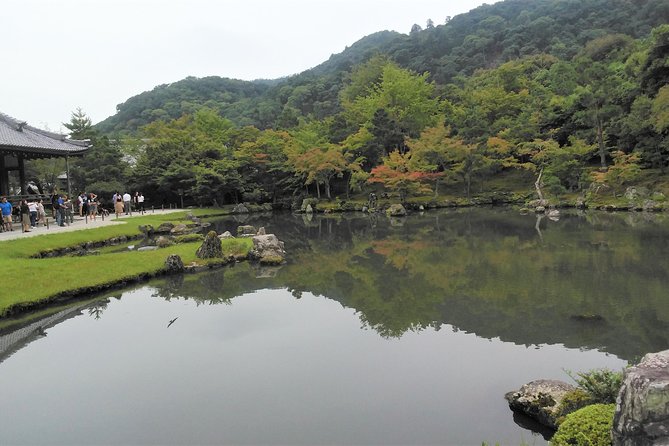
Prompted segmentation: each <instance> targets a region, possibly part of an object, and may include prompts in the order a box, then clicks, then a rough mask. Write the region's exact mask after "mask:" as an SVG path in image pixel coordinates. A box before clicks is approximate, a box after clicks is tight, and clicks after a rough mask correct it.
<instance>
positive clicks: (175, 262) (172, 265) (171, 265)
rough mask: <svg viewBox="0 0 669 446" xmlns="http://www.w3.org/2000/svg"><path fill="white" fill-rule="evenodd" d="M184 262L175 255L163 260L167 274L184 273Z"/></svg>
mask: <svg viewBox="0 0 669 446" xmlns="http://www.w3.org/2000/svg"><path fill="white" fill-rule="evenodd" d="M184 269H185V267H184V262H183V261H182V260H181V257H179V256H178V255H176V254H170V255H169V256H167V259H165V271H167V272H168V273H182V272H183V271H184Z"/></svg>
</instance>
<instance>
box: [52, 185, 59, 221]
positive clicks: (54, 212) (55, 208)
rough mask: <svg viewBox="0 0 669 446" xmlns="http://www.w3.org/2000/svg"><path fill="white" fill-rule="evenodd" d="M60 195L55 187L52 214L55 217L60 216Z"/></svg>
mask: <svg viewBox="0 0 669 446" xmlns="http://www.w3.org/2000/svg"><path fill="white" fill-rule="evenodd" d="M59 196H60V195H58V194H57V193H56V190H55V189H54V191H53V193H52V194H51V214H52V215H53V218H57V217H58V197H59Z"/></svg>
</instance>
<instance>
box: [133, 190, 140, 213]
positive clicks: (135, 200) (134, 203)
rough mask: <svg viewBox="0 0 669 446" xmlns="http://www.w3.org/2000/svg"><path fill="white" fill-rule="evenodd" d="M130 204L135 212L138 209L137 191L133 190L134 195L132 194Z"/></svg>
mask: <svg viewBox="0 0 669 446" xmlns="http://www.w3.org/2000/svg"><path fill="white" fill-rule="evenodd" d="M132 206H133V208H135V212H137V211H139V192H135V195H133V196H132Z"/></svg>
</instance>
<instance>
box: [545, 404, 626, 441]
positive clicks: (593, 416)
mask: <svg viewBox="0 0 669 446" xmlns="http://www.w3.org/2000/svg"><path fill="white" fill-rule="evenodd" d="M615 410H616V405H615V404H593V405H590V406H586V407H584V408H582V409H579V410H577V411H576V412H574V413H571V414H569V415H567V417H566V419H565V420H564V422H563V423H562V424H561V425H560V427H559V428H558V430H557V432H556V433H555V435H554V436H553V438H552V439H551V445H553V446H572V445H575V446H610V445H611V429H612V428H613V414H614V412H615Z"/></svg>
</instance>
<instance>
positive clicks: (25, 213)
mask: <svg viewBox="0 0 669 446" xmlns="http://www.w3.org/2000/svg"><path fill="white" fill-rule="evenodd" d="M19 211H20V212H21V226H22V227H23V232H30V207H28V201H26V200H25V199H24V200H21V204H19Z"/></svg>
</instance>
